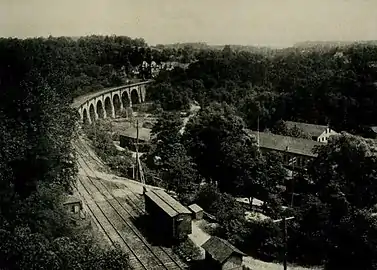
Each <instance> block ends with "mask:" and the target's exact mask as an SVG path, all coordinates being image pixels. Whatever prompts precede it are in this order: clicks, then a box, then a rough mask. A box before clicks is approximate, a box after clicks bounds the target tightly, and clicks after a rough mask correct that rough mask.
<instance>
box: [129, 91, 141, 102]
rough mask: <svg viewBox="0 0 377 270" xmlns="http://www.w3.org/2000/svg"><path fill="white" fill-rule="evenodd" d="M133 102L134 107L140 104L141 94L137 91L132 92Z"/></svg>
mask: <svg viewBox="0 0 377 270" xmlns="http://www.w3.org/2000/svg"><path fill="white" fill-rule="evenodd" d="M131 101H132V105H133V104H139V103H140V102H139V93H138V92H137V89H132V90H131Z"/></svg>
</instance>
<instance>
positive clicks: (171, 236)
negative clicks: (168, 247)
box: [144, 189, 192, 242]
mask: <svg viewBox="0 0 377 270" xmlns="http://www.w3.org/2000/svg"><path fill="white" fill-rule="evenodd" d="M144 197H145V211H146V212H147V213H148V214H149V218H150V222H151V224H150V225H151V226H152V227H153V232H154V233H156V234H158V235H159V236H160V238H163V239H165V240H166V241H169V242H171V241H172V242H177V241H182V240H184V239H186V238H187V236H188V235H189V234H191V232H192V227H191V220H192V214H191V211H189V210H188V209H187V208H186V207H185V206H183V205H182V204H181V203H179V202H178V201H177V200H175V199H174V198H173V197H171V196H170V195H169V194H167V193H166V192H165V191H163V190H157V189H156V190H149V191H146V192H144Z"/></svg>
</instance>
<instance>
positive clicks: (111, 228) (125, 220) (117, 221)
mask: <svg viewBox="0 0 377 270" xmlns="http://www.w3.org/2000/svg"><path fill="white" fill-rule="evenodd" d="M74 147H75V148H76V153H77V156H78V166H79V168H80V169H81V170H82V172H83V174H80V175H79V179H78V190H79V193H80V195H81V196H82V197H83V198H84V201H85V203H86V205H87V206H88V209H89V211H90V212H91V216H93V217H94V218H95V221H96V223H97V224H99V226H100V229H101V231H103V232H104V235H105V236H106V237H107V238H108V239H109V241H110V242H111V244H112V245H115V244H116V243H118V244H119V245H120V247H121V248H123V249H124V250H126V251H127V252H128V254H129V258H130V260H129V261H130V264H131V266H132V267H133V268H134V269H186V268H187V265H186V264H185V263H183V262H181V261H180V259H179V258H178V256H177V255H175V254H174V253H173V252H172V251H171V249H168V248H164V247H159V246H151V245H150V244H149V243H148V242H147V240H146V239H145V238H144V237H143V235H142V234H141V233H140V231H139V230H138V228H137V227H136V226H135V225H134V224H133V221H135V220H136V219H137V218H138V217H139V216H140V214H144V209H143V208H142V207H143V203H142V200H140V198H138V196H139V195H138V194H136V193H135V192H134V191H132V190H131V189H129V188H126V189H127V194H128V195H131V194H132V196H133V198H134V199H130V198H125V197H123V198H117V197H116V196H114V195H113V194H112V191H111V189H110V188H109V187H107V186H106V185H105V184H104V183H103V182H102V181H101V180H100V177H98V175H97V173H96V172H95V171H94V170H93V169H92V168H91V166H89V165H88V162H87V160H88V159H89V158H90V159H91V160H93V161H95V163H96V164H97V165H102V164H99V162H100V161H99V159H98V157H96V156H94V155H93V154H92V153H91V152H90V150H89V149H88V146H87V145H86V143H85V142H83V141H82V139H80V138H79V139H78V140H77V141H76V142H75V143H74ZM102 166H103V165H102ZM115 186H116V187H117V189H119V190H121V188H124V187H120V185H119V184H115ZM125 193H126V192H125Z"/></svg>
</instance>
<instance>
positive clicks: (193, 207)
mask: <svg viewBox="0 0 377 270" xmlns="http://www.w3.org/2000/svg"><path fill="white" fill-rule="evenodd" d="M188 208H189V209H190V210H191V211H193V212H194V213H198V212H200V211H203V209H202V208H201V207H200V206H199V205H197V204H191V205H190V206H189V207H188Z"/></svg>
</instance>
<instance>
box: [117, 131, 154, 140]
mask: <svg viewBox="0 0 377 270" xmlns="http://www.w3.org/2000/svg"><path fill="white" fill-rule="evenodd" d="M119 135H121V136H125V137H129V138H133V139H136V138H137V128H129V129H126V130H124V131H121V132H120V133H119ZM150 139H151V129H150V128H139V140H141V141H149V140H150Z"/></svg>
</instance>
